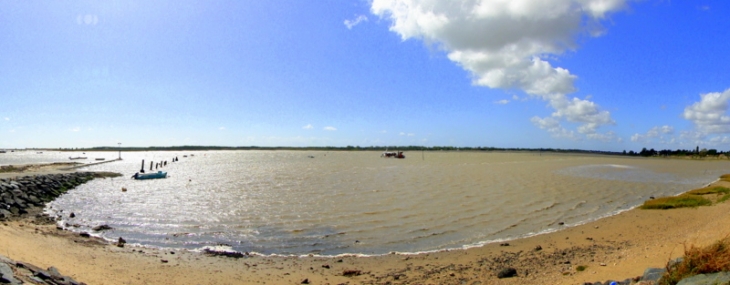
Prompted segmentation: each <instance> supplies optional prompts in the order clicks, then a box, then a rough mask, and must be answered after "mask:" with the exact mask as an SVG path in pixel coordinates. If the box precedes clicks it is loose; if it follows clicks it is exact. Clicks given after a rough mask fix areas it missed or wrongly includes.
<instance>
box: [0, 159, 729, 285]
mask: <svg viewBox="0 0 730 285" xmlns="http://www.w3.org/2000/svg"><path fill="white" fill-rule="evenodd" d="M51 172H52V171H51ZM35 174H38V173H16V176H18V175H19V176H25V175H35ZM713 183H721V184H722V183H727V182H722V181H715V182H713ZM711 184H712V183H711ZM725 186H727V184H726V185H725ZM689 190H691V189H687V191H689ZM728 211H730V203H721V204H717V205H712V206H706V207H700V208H683V209H672V210H641V209H638V208H634V209H631V210H627V211H624V212H622V213H618V214H616V215H612V216H608V217H604V218H600V219H598V220H595V221H592V222H587V223H585V224H581V225H576V226H571V227H568V228H565V229H562V230H559V231H554V232H550V233H544V234H538V235H534V236H531V237H523V238H518V239H514V240H509V241H506V242H502V243H501V244H500V243H499V242H494V243H488V244H484V245H481V246H475V247H472V248H468V249H454V250H441V251H436V252H426V253H414V254H410V253H407V254H402V253H401V254H385V255H375V256H357V255H340V256H334V257H323V256H267V255H256V256H246V255H244V256H242V257H241V258H231V257H222V256H210V255H206V254H204V253H197V252H192V251H178V250H169V249H153V248H146V247H132V246H125V247H117V246H116V245H114V244H113V243H109V242H107V241H105V240H100V239H94V238H85V237H81V236H79V234H77V233H73V232H71V231H65V230H59V229H57V228H56V226H55V223H51V224H43V223H37V222H36V220H35V217H33V216H30V217H27V218H25V219H21V220H11V221H6V222H3V223H0V255H3V256H7V257H8V258H10V259H13V260H17V261H23V262H29V263H31V264H35V265H37V266H40V267H43V268H47V267H51V266H55V267H57V268H58V269H59V271H60V272H62V273H63V274H67V275H69V276H71V277H73V278H74V279H76V280H78V281H80V282H86V283H88V284H139V283H149V284H226V283H228V284H230V283H231V282H232V281H231V280H235V281H236V282H233V283H235V284H282V283H284V284H287V283H288V284H301V283H302V282H303V281H305V280H306V281H307V282H308V283H310V284H342V283H349V284H387V283H388V282H390V284H419V283H423V284H430V283H435V284H473V282H481V284H538V283H539V284H583V282H595V281H601V282H602V281H605V280H609V279H613V280H623V279H626V278H631V277H635V276H639V275H641V274H642V273H643V271H644V269H646V268H648V267H663V266H664V265H665V263H666V262H667V261H669V260H671V259H673V258H675V257H678V256H681V255H682V254H683V249H684V246H685V245H687V246H689V245H690V244H695V245H705V244H709V243H712V242H714V241H716V240H718V239H720V238H723V237H725V236H727V235H729V234H730V218H724V217H725V213H727V212H728ZM505 244H508V245H505ZM538 246H539V248H540V250H536V248H538ZM578 265H584V266H587V269H586V270H585V271H582V272H579V271H577V270H576V269H575V268H576V267H577V266H578ZM503 267H514V268H516V269H517V273H518V275H517V277H512V278H505V279H498V278H497V276H496V275H497V272H498V271H499V270H500V269H501V268H503Z"/></svg>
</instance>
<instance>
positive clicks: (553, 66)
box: [0, 0, 730, 151]
mask: <svg viewBox="0 0 730 285" xmlns="http://www.w3.org/2000/svg"><path fill="white" fill-rule="evenodd" d="M97 2H99V3H97ZM728 14H730V3H728V2H727V1H719V0H718V1H656V0H646V1H624V0H580V1H579V0H555V1H541V0H513V1H504V0H481V1H477V0H454V1H435V0H408V1H406V0H373V1H359V0H355V1H342V0H338V1H324V0H323V1H281V0H272V1H205V2H204V3H198V1H41V0H39V1H0V148H25V147H49V148H56V147H94V146H116V145H117V143H120V142H121V143H122V145H123V146H175V145H221V146H250V145H258V146H347V145H359V146H371V145H425V146H439V145H454V146H493V147H525V148H537V147H551V148H579V149H591V150H611V151H621V150H640V149H641V148H642V147H647V148H656V149H665V148H668V149H678V148H681V149H694V147H695V146H697V145H699V146H700V147H701V148H705V147H706V148H717V149H720V150H730V115H728V108H729V107H728V101H729V100H730V52H728V51H730V17H727V15H728Z"/></svg>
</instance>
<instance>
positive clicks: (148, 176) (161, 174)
mask: <svg viewBox="0 0 730 285" xmlns="http://www.w3.org/2000/svg"><path fill="white" fill-rule="evenodd" d="M165 177H167V172H164V171H157V172H153V173H139V172H137V173H135V174H134V175H132V178H134V179H137V180H142V179H158V178H165Z"/></svg>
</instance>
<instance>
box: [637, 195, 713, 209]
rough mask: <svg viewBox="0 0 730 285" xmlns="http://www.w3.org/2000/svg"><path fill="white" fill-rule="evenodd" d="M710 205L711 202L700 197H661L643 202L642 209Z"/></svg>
mask: <svg viewBox="0 0 730 285" xmlns="http://www.w3.org/2000/svg"><path fill="white" fill-rule="evenodd" d="M707 205H712V201H710V200H708V199H707V198H704V197H702V196H700V195H692V194H682V195H679V196H674V197H661V198H657V199H653V200H648V201H646V202H644V205H642V206H641V208H642V209H674V208H686V207H690V208H695V207H699V206H707Z"/></svg>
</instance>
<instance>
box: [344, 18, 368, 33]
mask: <svg viewBox="0 0 730 285" xmlns="http://www.w3.org/2000/svg"><path fill="white" fill-rule="evenodd" d="M367 20H368V17H366V16H365V15H359V16H357V18H355V19H353V20H345V26H346V27H347V29H349V30H352V27H354V26H357V25H358V24H360V23H362V22H366V21H367Z"/></svg>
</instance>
